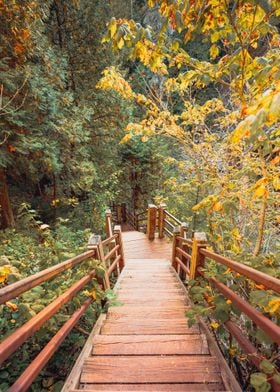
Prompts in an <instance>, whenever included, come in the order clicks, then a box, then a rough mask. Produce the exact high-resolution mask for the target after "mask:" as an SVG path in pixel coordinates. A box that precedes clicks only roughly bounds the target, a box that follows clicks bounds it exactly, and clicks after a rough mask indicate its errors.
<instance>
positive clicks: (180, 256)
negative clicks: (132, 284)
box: [172, 226, 280, 391]
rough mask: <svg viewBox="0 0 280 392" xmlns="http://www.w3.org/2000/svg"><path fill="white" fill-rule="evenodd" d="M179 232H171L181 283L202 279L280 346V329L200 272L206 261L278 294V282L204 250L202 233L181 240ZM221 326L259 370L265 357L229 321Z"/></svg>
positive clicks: (180, 229) (236, 295)
mask: <svg viewBox="0 0 280 392" xmlns="http://www.w3.org/2000/svg"><path fill="white" fill-rule="evenodd" d="M181 232H183V230H182V226H181V228H180V227H178V228H175V229H174V233H173V253H172V265H173V266H174V268H175V269H176V270H177V273H178V275H179V276H180V277H181V278H182V279H183V280H184V279H185V276H189V278H191V279H196V278H197V277H199V276H201V277H203V278H204V279H206V280H208V281H209V282H210V283H211V284H212V285H213V286H214V287H215V288H216V289H218V290H219V291H220V292H221V293H222V294H223V295H224V296H225V297H226V298H227V299H229V300H230V301H231V302H232V303H233V304H234V305H235V306H236V307H237V308H239V310H240V311H241V312H243V313H244V314H246V315H247V317H249V319H251V320H252V321H253V322H254V323H255V324H256V325H258V326H259V327H260V328H261V329H262V330H263V331H264V332H265V333H266V334H267V335H268V336H269V337H270V338H271V339H272V341H274V342H275V343H278V344H280V327H279V326H278V325H277V324H276V323H274V322H273V321H272V320H270V319H269V318H268V317H266V316H265V315H264V314H262V313H261V312H260V311H259V310H258V309H256V308H255V307H254V306H252V305H251V304H250V303H248V302H247V301H246V300H245V299H243V298H242V297H241V296H239V295H238V294H237V293H235V292H234V291H232V290H231V289H230V288H229V287H227V286H226V285H225V284H224V283H222V282H220V281H218V279H216V278H215V277H212V276H211V275H210V276H208V275H207V273H206V271H205V270H204V269H203V267H204V264H205V258H209V259H212V260H214V261H216V262H217V263H221V264H223V265H225V266H226V267H228V268H230V270H232V271H234V272H237V273H239V274H241V275H243V276H246V277H247V278H249V279H251V280H252V281H254V282H256V283H260V284H262V285H263V286H264V287H265V288H266V289H269V290H273V291H275V292H277V293H279V291H280V280H279V279H277V278H274V277H273V276H270V275H267V274H265V273H263V272H260V271H257V270H255V269H254V268H251V267H249V266H247V265H244V264H241V263H239V262H236V261H234V260H231V259H230V258H228V257H225V256H221V255H219V254H217V253H215V252H212V251H210V250H209V249H206V246H207V241H206V236H205V234H204V233H195V234H194V238H193V239H188V238H184V237H183V236H182V235H181ZM224 326H225V328H226V329H227V330H228V332H229V333H230V334H231V335H232V336H233V337H234V338H235V339H236V341H237V342H238V343H239V345H240V347H241V349H242V350H244V351H245V352H246V354H248V359H250V360H251V362H252V363H253V364H254V365H255V366H257V367H258V368H259V369H260V364H261V362H262V360H263V359H266V358H265V356H263V355H262V354H261V353H260V352H258V350H257V349H256V347H255V346H254V345H253V344H252V343H251V342H250V340H249V339H248V338H247V337H245V336H244V332H243V331H242V330H241V329H240V328H239V327H238V326H237V325H236V324H235V323H234V322H233V321H232V320H230V318H229V319H228V320H227V321H225V322H224ZM260 370H261V369H260ZM268 382H270V383H271V385H272V387H273V388H274V389H275V391H276V390H279V386H277V387H275V382H274V381H273V379H272V377H270V378H268Z"/></svg>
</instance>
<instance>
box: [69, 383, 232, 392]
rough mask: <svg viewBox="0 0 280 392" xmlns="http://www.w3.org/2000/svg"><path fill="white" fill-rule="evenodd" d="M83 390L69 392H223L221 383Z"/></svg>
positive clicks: (85, 386) (85, 387)
mask: <svg viewBox="0 0 280 392" xmlns="http://www.w3.org/2000/svg"><path fill="white" fill-rule="evenodd" d="M82 387H83V389H75V390H72V391H71V392H82V391H84V390H86V391H87V392H101V391H102V392H105V391H107V392H112V391H115V392H117V391H122V392H134V391H138V392H146V391H148V392H205V391H217V392H218V391H219V392H220V391H223V392H227V391H225V390H224V386H223V384H222V383H211V384H210V383H208V384H97V385H95V386H94V389H93V385H92V384H82Z"/></svg>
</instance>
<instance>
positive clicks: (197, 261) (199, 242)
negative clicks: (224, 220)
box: [190, 233, 207, 279]
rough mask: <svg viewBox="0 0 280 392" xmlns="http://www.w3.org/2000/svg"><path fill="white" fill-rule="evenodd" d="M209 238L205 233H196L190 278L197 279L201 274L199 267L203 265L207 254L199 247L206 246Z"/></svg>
mask: <svg viewBox="0 0 280 392" xmlns="http://www.w3.org/2000/svg"><path fill="white" fill-rule="evenodd" d="M206 245H207V238H206V234H205V233H194V237H193V245H192V259H191V266H190V279H196V278H197V277H198V276H199V273H198V268H199V267H202V266H203V263H204V259H205V256H203V255H202V254H201V253H200V252H199V249H201V248H206Z"/></svg>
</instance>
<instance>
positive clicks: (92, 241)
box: [88, 234, 110, 290]
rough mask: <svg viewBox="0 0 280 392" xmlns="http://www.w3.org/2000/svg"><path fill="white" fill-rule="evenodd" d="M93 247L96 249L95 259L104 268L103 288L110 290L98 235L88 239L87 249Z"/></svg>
mask: <svg viewBox="0 0 280 392" xmlns="http://www.w3.org/2000/svg"><path fill="white" fill-rule="evenodd" d="M93 247H96V251H97V259H98V260H100V262H101V264H102V267H103V268H104V278H103V286H104V288H105V290H106V289H110V281H109V277H108V273H107V266H106V261H105V258H104V252H103V245H102V241H101V236H100V235H95V234H92V235H91V236H90V237H89V241H88V248H90V249H92V248H93Z"/></svg>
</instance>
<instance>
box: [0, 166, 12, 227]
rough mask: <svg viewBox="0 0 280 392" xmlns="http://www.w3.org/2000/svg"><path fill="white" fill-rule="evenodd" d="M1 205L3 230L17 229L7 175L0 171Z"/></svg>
mask: <svg viewBox="0 0 280 392" xmlns="http://www.w3.org/2000/svg"><path fill="white" fill-rule="evenodd" d="M0 204H1V215H2V228H3V229H6V228H7V227H15V219H14V214H13V210H12V207H11V203H10V198H9V192H8V184H7V178H6V173H5V171H4V170H3V169H1V170H0Z"/></svg>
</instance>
